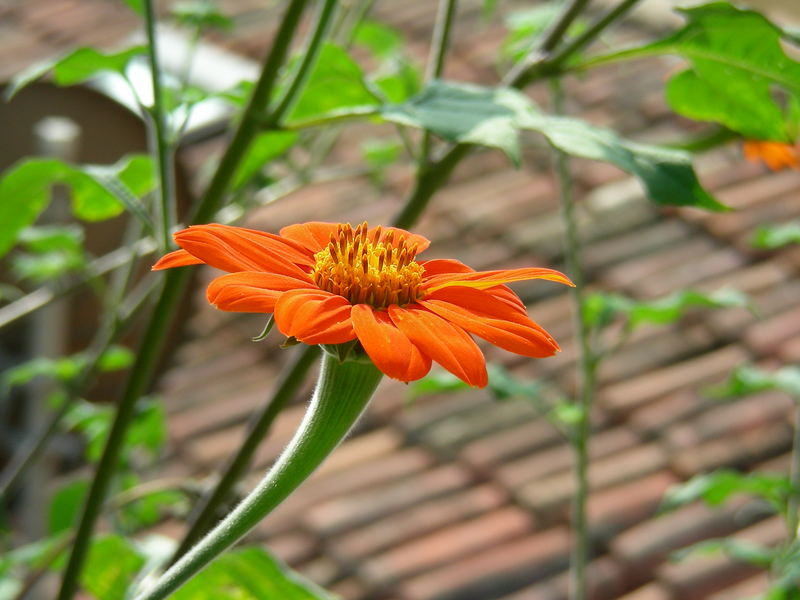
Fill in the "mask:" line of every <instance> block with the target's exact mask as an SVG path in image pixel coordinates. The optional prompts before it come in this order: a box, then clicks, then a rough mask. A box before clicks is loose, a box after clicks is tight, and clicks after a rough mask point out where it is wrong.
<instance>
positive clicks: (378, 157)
mask: <svg viewBox="0 0 800 600" xmlns="http://www.w3.org/2000/svg"><path fill="white" fill-rule="evenodd" d="M402 152H403V145H402V144H401V143H400V142H399V141H397V140H396V139H388V138H380V139H376V138H369V139H366V140H364V141H362V142H361V156H362V157H363V159H364V162H366V163H367V164H368V165H369V166H370V168H371V169H373V170H374V171H375V172H377V173H379V174H380V173H382V172H383V171H384V170H385V169H386V168H387V167H389V166H391V165H392V164H394V163H395V161H397V159H398V158H400V154H401V153H402Z"/></svg>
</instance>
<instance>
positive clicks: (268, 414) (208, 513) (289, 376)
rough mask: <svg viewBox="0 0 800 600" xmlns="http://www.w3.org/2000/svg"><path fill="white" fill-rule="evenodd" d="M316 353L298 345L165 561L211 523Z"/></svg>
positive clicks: (185, 548) (181, 551)
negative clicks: (235, 449) (215, 483)
mask: <svg viewBox="0 0 800 600" xmlns="http://www.w3.org/2000/svg"><path fill="white" fill-rule="evenodd" d="M318 356H319V348H318V347H317V346H305V347H303V348H298V349H297V354H296V355H295V357H294V360H293V361H292V363H291V364H289V365H288V366H287V367H286V369H284V375H283V377H282V378H281V381H280V382H279V383H278V386H277V388H276V389H275V391H274V392H273V394H272V397H271V398H270V400H269V402H267V403H266V404H265V405H264V407H263V408H262V409H261V412H260V413H258V414H257V415H255V417H254V418H253V420H252V421H251V424H250V427H249V429H248V431H247V436H246V437H245V439H244V442H243V443H242V445H241V446H239V449H238V450H237V451H236V454H235V455H234V456H233V458H232V459H231V460H230V462H228V464H227V466H226V467H225V469H224V470H223V472H222V477H221V478H220V480H219V481H218V482H217V485H216V487H215V488H214V491H213V492H212V493H211V494H209V495H208V496H206V497H205V498H203V500H202V502H201V504H200V506H198V507H197V509H196V510H195V513H194V515H193V517H192V521H191V523H190V525H189V529H188V530H187V532H186V533H185V534H184V536H183V539H182V540H181V542H180V544H179V545H178V547H177V548H176V549H175V552H174V553H173V554H172V558H171V559H170V560H169V563H168V564H170V565H172V564H173V563H175V562H177V560H178V559H179V558H180V557H181V556H183V555H184V554H186V553H187V552H188V551H189V549H190V548H191V547H192V545H194V543H195V542H197V540H199V539H200V538H201V537H202V536H203V535H204V534H205V533H206V532H207V531H208V530H209V529H211V527H212V526H213V525H214V521H215V519H216V518H217V511H218V509H219V507H220V506H221V505H222V504H223V503H224V502H226V501H227V500H228V498H229V496H230V493H231V490H232V489H233V487H234V486H235V485H236V483H237V482H238V481H239V480H240V479H241V478H242V476H244V474H245V473H246V472H247V469H248V467H249V466H250V463H251V461H252V459H253V455H254V454H255V451H256V449H257V448H258V445H259V444H260V443H261V440H263V439H264V437H265V436H266V435H267V433H268V432H269V430H270V429H271V428H272V424H273V423H274V422H275V418H276V417H277V416H278V415H279V414H280V412H281V410H283V408H284V407H285V406H286V404H287V403H288V402H289V401H290V400H291V399H292V398H293V397H294V395H295V394H296V393H297V390H298V389H299V388H300V386H301V385H302V383H303V381H304V380H305V376H306V373H307V372H308V370H309V368H310V367H311V365H312V364H313V363H314V362H316V359H317V357H318Z"/></svg>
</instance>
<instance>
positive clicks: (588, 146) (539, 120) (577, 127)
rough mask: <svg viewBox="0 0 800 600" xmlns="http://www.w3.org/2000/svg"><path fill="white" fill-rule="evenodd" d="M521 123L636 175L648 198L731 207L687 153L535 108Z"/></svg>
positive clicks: (576, 152) (567, 148) (574, 150)
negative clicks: (713, 190) (700, 176)
mask: <svg viewBox="0 0 800 600" xmlns="http://www.w3.org/2000/svg"><path fill="white" fill-rule="evenodd" d="M520 125H521V126H522V127H525V128H527V129H532V130H534V131H538V132H540V133H542V134H543V135H544V136H545V137H547V139H548V140H549V141H550V143H551V144H553V145H554V146H555V147H556V148H559V149H560V150H562V151H563V152H566V153H567V154H570V155H572V156H579V157H581V158H588V159H591V160H599V161H603V162H609V163H611V164H613V165H616V166H617V167H619V168H620V169H622V170H623V171H626V172H628V173H630V174H632V175H636V177H637V178H638V179H639V181H640V182H641V183H642V185H643V186H644V188H645V191H646V192H647V195H648V197H649V198H650V199H651V200H653V201H654V202H656V203H658V204H663V205H668V206H694V207H697V208H704V209H706V210H712V211H722V210H727V207H726V206H724V205H723V204H720V203H719V201H717V200H716V199H715V198H714V197H713V196H712V195H711V194H709V193H708V192H707V191H706V190H705V189H703V187H702V185H700V182H699V180H698V179H697V175H696V174H695V172H694V169H693V168H692V160H691V156H690V155H689V154H688V153H686V152H682V151H680V150H673V149H670V148H663V147H660V146H652V145H647V144H639V143H636V142H631V141H629V140H625V139H623V138H620V137H619V136H618V135H617V134H615V133H614V132H612V131H610V130H608V129H603V128H601V127H595V126H593V125H590V124H589V123H586V122H585V121H581V120H579V119H569V118H566V117H554V116H549V115H544V114H541V113H535V112H533V111H529V112H528V113H527V114H526V116H525V117H524V118H523V119H521V122H520Z"/></svg>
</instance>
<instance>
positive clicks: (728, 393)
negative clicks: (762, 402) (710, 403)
mask: <svg viewBox="0 0 800 600" xmlns="http://www.w3.org/2000/svg"><path fill="white" fill-rule="evenodd" d="M766 390H780V391H782V392H786V393H787V394H789V395H790V396H792V397H793V398H794V399H795V400H796V401H798V402H800V367H796V366H788V367H783V368H781V369H778V370H777V371H772V372H770V371H765V370H763V369H759V368H758V367H754V366H752V365H742V366H740V367H737V368H736V369H735V370H734V371H733V373H732V374H731V376H730V377H729V378H728V380H727V381H726V382H724V383H722V384H720V385H717V386H711V387H709V388H707V389H706V390H705V393H706V394H707V395H709V396H711V397H713V398H736V397H739V396H747V395H749V394H757V393H759V392H763V391H766Z"/></svg>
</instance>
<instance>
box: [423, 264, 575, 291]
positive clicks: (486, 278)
mask: <svg viewBox="0 0 800 600" xmlns="http://www.w3.org/2000/svg"><path fill="white" fill-rule="evenodd" d="M527 279H547V280H550V281H557V282H559V283H564V284H566V285H570V286H574V285H575V284H574V283H572V281H570V279H569V277H567V276H566V275H564V274H563V273H560V272H559V271H556V270H554V269H541V268H539V269H537V268H525V269H502V270H498V271H476V272H474V273H454V274H450V275H448V274H443V275H437V276H434V277H431V278H430V279H428V280H426V281H425V283H424V284H423V285H422V289H423V290H424V291H426V292H428V293H430V292H435V291H436V290H441V289H444V288H446V287H452V286H459V287H470V288H475V289H479V290H485V289H488V288H491V287H494V286H496V285H500V284H503V283H511V282H512V281H525V280H527Z"/></svg>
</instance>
